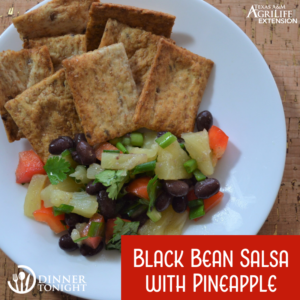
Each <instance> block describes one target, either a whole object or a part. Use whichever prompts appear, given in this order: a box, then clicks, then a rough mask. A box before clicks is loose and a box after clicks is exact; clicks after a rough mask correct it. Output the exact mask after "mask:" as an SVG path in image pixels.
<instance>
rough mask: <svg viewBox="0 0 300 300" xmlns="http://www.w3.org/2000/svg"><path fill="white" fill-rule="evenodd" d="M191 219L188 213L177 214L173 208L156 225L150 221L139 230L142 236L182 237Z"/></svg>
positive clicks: (164, 212) (168, 209) (170, 207)
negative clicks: (185, 226) (186, 224)
mask: <svg viewBox="0 0 300 300" xmlns="http://www.w3.org/2000/svg"><path fill="white" fill-rule="evenodd" d="M188 217H189V213H188V211H185V212H184V213H182V214H178V213H176V212H175V211H174V210H173V208H172V206H169V207H168V208H167V209H166V210H165V211H163V212H162V217H161V219H160V220H159V221H157V222H156V223H154V222H153V221H151V220H148V221H147V222H146V223H145V224H144V225H143V226H142V227H141V228H140V230H139V232H138V233H139V234H141V235H180V234H182V229H183V227H184V224H185V222H186V221H187V219H188Z"/></svg>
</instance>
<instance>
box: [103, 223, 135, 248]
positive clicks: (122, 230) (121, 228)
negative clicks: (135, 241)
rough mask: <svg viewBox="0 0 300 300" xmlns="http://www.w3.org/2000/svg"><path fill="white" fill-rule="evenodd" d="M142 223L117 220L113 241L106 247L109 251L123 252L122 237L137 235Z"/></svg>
mask: <svg viewBox="0 0 300 300" xmlns="http://www.w3.org/2000/svg"><path fill="white" fill-rule="evenodd" d="M139 225H140V222H125V221H123V220H122V219H120V218H117V219H116V220H115V226H114V234H113V237H112V239H111V240H110V241H109V242H108V244H107V245H106V249H107V250H114V249H117V250H120V251H121V236H122V235H137V231H138V228H139Z"/></svg>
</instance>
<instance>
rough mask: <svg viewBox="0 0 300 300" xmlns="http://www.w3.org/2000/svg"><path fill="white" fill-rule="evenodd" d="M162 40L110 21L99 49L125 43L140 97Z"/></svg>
mask: <svg viewBox="0 0 300 300" xmlns="http://www.w3.org/2000/svg"><path fill="white" fill-rule="evenodd" d="M161 38H162V37H161V36H158V35H155V34H152V33H151V32H147V31H144V30H141V29H137V28H131V27H129V26H127V25H125V24H122V23H120V22H118V21H117V20H112V19H109V20H108V21H107V23H106V27H105V30H104V34H103V37H102V40H101V43H100V46H99V48H102V47H105V46H109V45H112V44H115V43H123V45H124V47H125V50H126V54H127V56H128V59H129V65H130V68H131V71H132V75H133V79H134V81H135V83H136V86H137V90H138V95H140V94H141V92H142V89H143V87H144V84H145V82H146V80H147V77H148V74H149V72H150V68H151V65H152V62H153V60H154V57H155V55H156V52H157V44H158V42H159V41H160V39H161ZM168 40H169V42H170V43H174V44H175V42H174V41H173V40H171V39H168Z"/></svg>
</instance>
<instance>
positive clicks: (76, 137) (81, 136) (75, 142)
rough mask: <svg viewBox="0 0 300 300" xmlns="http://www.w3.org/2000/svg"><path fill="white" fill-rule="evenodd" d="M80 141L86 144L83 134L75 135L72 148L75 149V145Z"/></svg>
mask: <svg viewBox="0 0 300 300" xmlns="http://www.w3.org/2000/svg"><path fill="white" fill-rule="evenodd" d="M81 141H84V142H87V140H86V137H85V135H84V133H77V134H75V137H74V146H75V147H77V144H78V143H79V142H81Z"/></svg>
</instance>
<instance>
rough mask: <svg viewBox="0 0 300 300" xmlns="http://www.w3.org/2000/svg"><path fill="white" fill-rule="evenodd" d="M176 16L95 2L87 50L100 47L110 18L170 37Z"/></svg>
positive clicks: (92, 8)
mask: <svg viewBox="0 0 300 300" xmlns="http://www.w3.org/2000/svg"><path fill="white" fill-rule="evenodd" d="M175 18H176V17H175V16H172V15H169V14H166V13H163V12H158V11H153V10H148V9H141V8H137V7H133V6H125V5H119V4H110V3H93V4H92V6H91V9H90V19H89V22H88V25H87V31H86V43H87V51H91V50H94V49H97V48H98V47H99V44H100V41H101V38H102V35H103V33H104V29H105V25H106V22H107V20H108V19H114V20H117V21H119V22H121V23H124V24H126V25H128V26H130V27H136V28H141V29H143V30H146V31H149V32H152V33H154V34H156V35H162V36H165V37H167V38H169V37H170V36H171V33H172V28H173V25H174V22H175Z"/></svg>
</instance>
